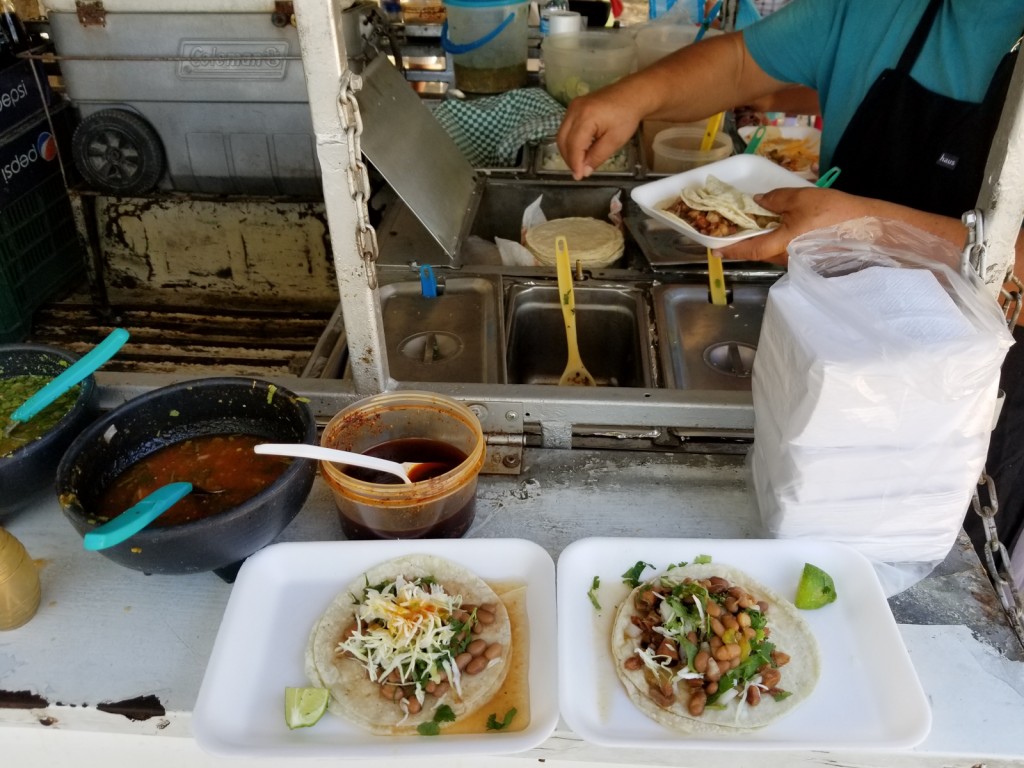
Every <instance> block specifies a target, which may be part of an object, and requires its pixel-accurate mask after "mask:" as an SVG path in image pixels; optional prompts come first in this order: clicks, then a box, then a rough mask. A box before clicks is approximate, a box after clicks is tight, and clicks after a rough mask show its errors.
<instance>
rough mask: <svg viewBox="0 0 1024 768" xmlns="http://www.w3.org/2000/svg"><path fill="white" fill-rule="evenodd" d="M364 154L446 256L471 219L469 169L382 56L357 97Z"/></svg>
mask: <svg viewBox="0 0 1024 768" xmlns="http://www.w3.org/2000/svg"><path fill="white" fill-rule="evenodd" d="M356 100H357V101H358V102H359V109H360V112H361V114H362V119H363V128H364V130H363V133H362V136H361V144H362V150H363V153H364V154H365V155H366V157H367V158H369V160H370V162H371V163H373V165H374V167H375V168H376V169H377V170H378V171H380V173H381V175H382V176H383V177H384V178H385V179H386V180H387V182H388V184H389V185H390V186H391V187H392V188H393V189H394V190H395V192H397V193H398V196H399V197H401V198H402V200H403V201H404V202H405V204H406V205H407V206H408V207H409V208H410V210H412V212H413V213H414V214H415V215H416V218H417V219H419V221H420V222H422V224H423V226H424V227H426V229H427V230H428V231H429V232H430V234H431V235H432V236H433V238H434V239H435V240H436V241H437V243H438V244H439V245H440V246H441V248H442V249H443V250H444V252H445V253H446V254H447V255H448V256H449V257H454V256H455V254H456V253H457V252H458V249H459V243H460V242H461V241H462V233H463V230H464V228H465V226H466V225H467V223H468V222H469V221H470V220H472V211H473V207H474V193H475V190H476V185H477V181H476V177H475V174H474V171H473V167H472V166H471V165H470V164H469V162H468V161H467V160H466V158H465V157H464V156H463V154H462V152H461V151H460V150H459V148H458V146H456V144H455V142H454V141H453V140H452V138H451V136H449V135H448V133H447V132H446V131H445V130H444V128H442V127H441V124H440V123H438V122H437V120H436V119H435V118H434V116H433V115H432V114H431V113H430V109H429V108H427V106H426V105H425V104H423V101H422V100H421V99H420V97H419V96H417V95H416V93H415V91H413V89H412V88H410V87H409V83H408V82H407V81H406V79H405V78H404V77H402V75H401V73H400V72H399V71H398V70H397V69H395V67H394V65H393V64H391V62H390V61H388V60H387V58H385V57H384V56H378V57H377V58H375V59H374V60H373V61H371V62H370V63H369V64H368V65H367V67H366V70H365V72H364V73H363V88H362V90H360V91H359V93H358V94H357V95H356Z"/></svg>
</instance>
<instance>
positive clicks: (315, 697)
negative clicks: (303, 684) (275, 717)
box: [284, 688, 331, 729]
mask: <svg viewBox="0 0 1024 768" xmlns="http://www.w3.org/2000/svg"><path fill="white" fill-rule="evenodd" d="M330 700H331V692H330V691H328V690H327V689H326V688H285V689H284V721H285V723H287V724H288V727H289V728H292V729H295V728H309V726H311V725H315V724H316V723H318V722H319V721H320V718H321V717H323V716H324V712H326V711H327V702H329V701H330Z"/></svg>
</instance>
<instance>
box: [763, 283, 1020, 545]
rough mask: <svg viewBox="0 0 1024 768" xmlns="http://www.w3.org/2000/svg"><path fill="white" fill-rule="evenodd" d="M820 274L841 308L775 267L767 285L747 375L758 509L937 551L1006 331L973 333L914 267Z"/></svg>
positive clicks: (805, 527) (968, 486)
mask: <svg viewBox="0 0 1024 768" xmlns="http://www.w3.org/2000/svg"><path fill="white" fill-rule="evenodd" d="M833 281H836V282H833ZM829 282H830V289H832V288H835V289H837V293H841V294H842V295H843V296H844V300H843V302H842V307H834V306H831V307H823V306H821V305H820V304H818V303H816V302H814V301H810V300H808V298H806V297H805V296H804V295H803V294H802V293H801V290H800V288H799V286H798V285H796V284H794V282H792V281H791V280H790V279H789V277H788V276H787V277H784V278H783V279H782V280H780V281H779V282H778V283H777V284H776V285H774V286H773V287H772V289H771V291H770V292H769V296H768V302H767V305H766V307H765V314H764V320H763V323H762V327H761V337H760V341H759V343H758V347H757V356H756V357H755V360H754V368H753V375H752V388H753V401H754V417H755V430H754V446H753V449H752V453H751V458H750V461H751V467H752V470H753V475H754V489H755V493H756V496H757V500H758V505H759V507H760V511H761V516H762V519H763V521H764V523H765V525H766V527H767V528H768V530H769V531H770V532H772V533H773V534H774V535H776V536H779V537H783V538H799V537H807V538H815V539H827V540H831V541H840V542H844V543H847V544H850V545H851V546H854V547H855V548H857V549H859V550H860V551H861V552H863V553H864V554H865V555H867V556H868V557H870V558H872V559H875V560H879V561H882V562H934V561H938V560H941V559H943V558H944V557H945V556H946V554H947V553H948V551H949V549H950V547H951V546H952V545H953V542H954V540H955V538H956V536H957V533H958V531H959V529H960V526H961V524H962V522H963V518H964V514H965V513H966V511H967V509H968V506H969V503H970V499H971V495H972V493H973V491H974V487H975V485H976V483H977V481H978V478H979V476H980V474H981V471H982V468H983V466H984V462H985V454H986V451H987V449H988V441H989V434H990V431H991V427H992V421H993V414H994V409H995V404H996V398H997V393H998V382H999V366H1000V365H1001V363H1002V359H1003V356H1004V355H1005V351H1006V347H1007V346H1008V344H1007V342H1006V339H1005V338H1004V337H1002V336H997V335H991V334H985V333H979V332H978V329H977V328H975V326H974V325H972V323H971V321H970V320H968V318H966V317H965V316H964V314H963V312H961V310H960V308H959V307H958V306H957V305H956V303H955V302H954V301H953V300H952V299H951V297H950V296H949V294H948V293H947V291H946V289H945V288H943V286H942V285H940V283H939V281H938V279H936V276H935V275H934V274H933V273H932V272H931V271H930V270H928V269H912V268H899V267H884V266H871V267H868V268H866V269H862V270H860V271H857V272H852V273H850V274H847V275H842V276H838V277H831V278H829ZM837 316H838V317H839V318H840V321H839V322H837ZM843 320H848V321H849V322H843ZM872 328H875V329H882V330H880V331H879V333H878V334H873V333H872V332H871V330H872ZM894 342H895V343H894Z"/></svg>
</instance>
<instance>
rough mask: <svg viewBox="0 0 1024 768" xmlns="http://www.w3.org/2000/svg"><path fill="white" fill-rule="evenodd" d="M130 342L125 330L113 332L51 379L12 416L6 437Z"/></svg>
mask: <svg viewBox="0 0 1024 768" xmlns="http://www.w3.org/2000/svg"><path fill="white" fill-rule="evenodd" d="M126 341H128V331H126V330H124V329H123V328H115V329H114V330H113V331H111V332H110V335H109V336H107V338H105V339H104V340H103V341H101V342H100V343H99V344H97V345H96V346H95V347H93V348H92V349H91V350H89V351H88V352H87V353H85V354H84V355H82V357H81V358H80V359H79V360H78V362H76V363H73V364H72V365H70V366H69V367H68V368H67V369H66V370H64V371H62V372H61V373H60V374H59V375H57V376H55V377H54V378H52V379H50V381H48V382H47V383H46V385H45V386H44V387H43V388H42V389H40V390H39V391H38V392H36V393H35V394H34V395H32V397H30V398H29V399H28V400H26V401H25V402H24V403H22V404H21V405H20V406H19V407H18V409H17V410H15V411H14V413H12V414H11V417H10V421H9V422H8V423H7V426H6V427H5V428H4V434H5V435H9V434H11V431H12V430H13V429H14V428H15V427H16V426H18V423H19V422H25V421H28V420H29V419H31V418H32V417H33V416H35V415H36V414H38V413H39V412H40V411H41V410H43V409H44V408H45V407H46V406H48V405H50V404H51V403H52V402H53V401H54V400H56V399H57V398H58V397H60V396H61V395H63V394H64V393H65V392H67V391H68V390H69V389H71V388H72V387H73V386H75V385H76V384H79V383H81V382H82V381H84V380H85V379H87V378H88V377H89V376H90V375H91V374H93V373H95V372H96V370H97V369H98V368H99V367H100V366H101V365H103V364H104V363H105V362H107V360H109V359H110V358H112V357H113V356H114V354H115V353H116V352H117V350H119V349H120V348H121V347H123V346H124V343H125V342H126Z"/></svg>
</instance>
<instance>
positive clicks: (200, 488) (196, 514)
mask: <svg viewBox="0 0 1024 768" xmlns="http://www.w3.org/2000/svg"><path fill="white" fill-rule="evenodd" d="M263 442H266V440H265V439H264V438H262V437H259V436H257V435H203V436H200V437H195V438H191V439H188V440H183V441H182V442H180V443H175V444H174V445H169V446H167V447H166V448H161V449H160V450H158V451H155V452H154V453H151V454H149V455H148V456H145V457H144V458H142V459H140V460H139V461H137V462H136V463H135V464H132V465H131V466H130V467H128V469H126V470H125V471H124V472H122V473H121V474H120V475H118V477H117V478H116V479H115V480H114V482H113V483H111V485H110V486H109V487H108V488H107V489H106V490H105V491H104V492H103V493H102V494H101V495H100V497H99V500H98V502H97V507H96V518H97V519H98V520H100V521H106V520H110V519H112V518H114V517H117V515H119V514H121V513H122V512H123V511H124V510H126V509H128V508H129V507H131V506H134V505H135V504H137V503H138V502H139V501H141V500H142V499H144V498H145V497H146V496H148V495H149V494H150V493H152V492H153V491H155V490H156V489H157V488H160V487H161V486H164V485H167V484H168V483H175V482H181V481H185V482H189V483H192V485H193V492H192V493H190V494H188V495H187V496H185V498H183V499H181V500H180V501H179V502H178V503H176V504H175V505H174V506H173V507H171V508H170V509H168V510H167V511H166V512H164V513H163V514H162V515H160V517H158V518H157V519H156V520H154V521H153V522H152V523H150V526H151V527H161V526H170V525H180V524H182V523H190V522H193V521H194V520H201V519H203V518H206V517H211V516H213V515H216V514H219V513H221V512H224V511H225V510H228V509H231V508H233V507H237V506H238V505H239V504H241V503H242V502H245V501H247V500H249V499H251V498H252V497H253V496H255V495H256V494H258V493H260V492H261V491H263V490H264V489H265V488H267V487H269V486H270V485H271V483H273V482H274V481H275V480H277V478H279V477H280V476H281V474H282V473H283V472H284V471H285V469H287V468H288V466H289V465H290V464H291V460H290V459H287V458H283V457H281V456H268V455H263V454H258V453H254V452H253V446H254V445H256V444H257V443H263Z"/></svg>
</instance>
